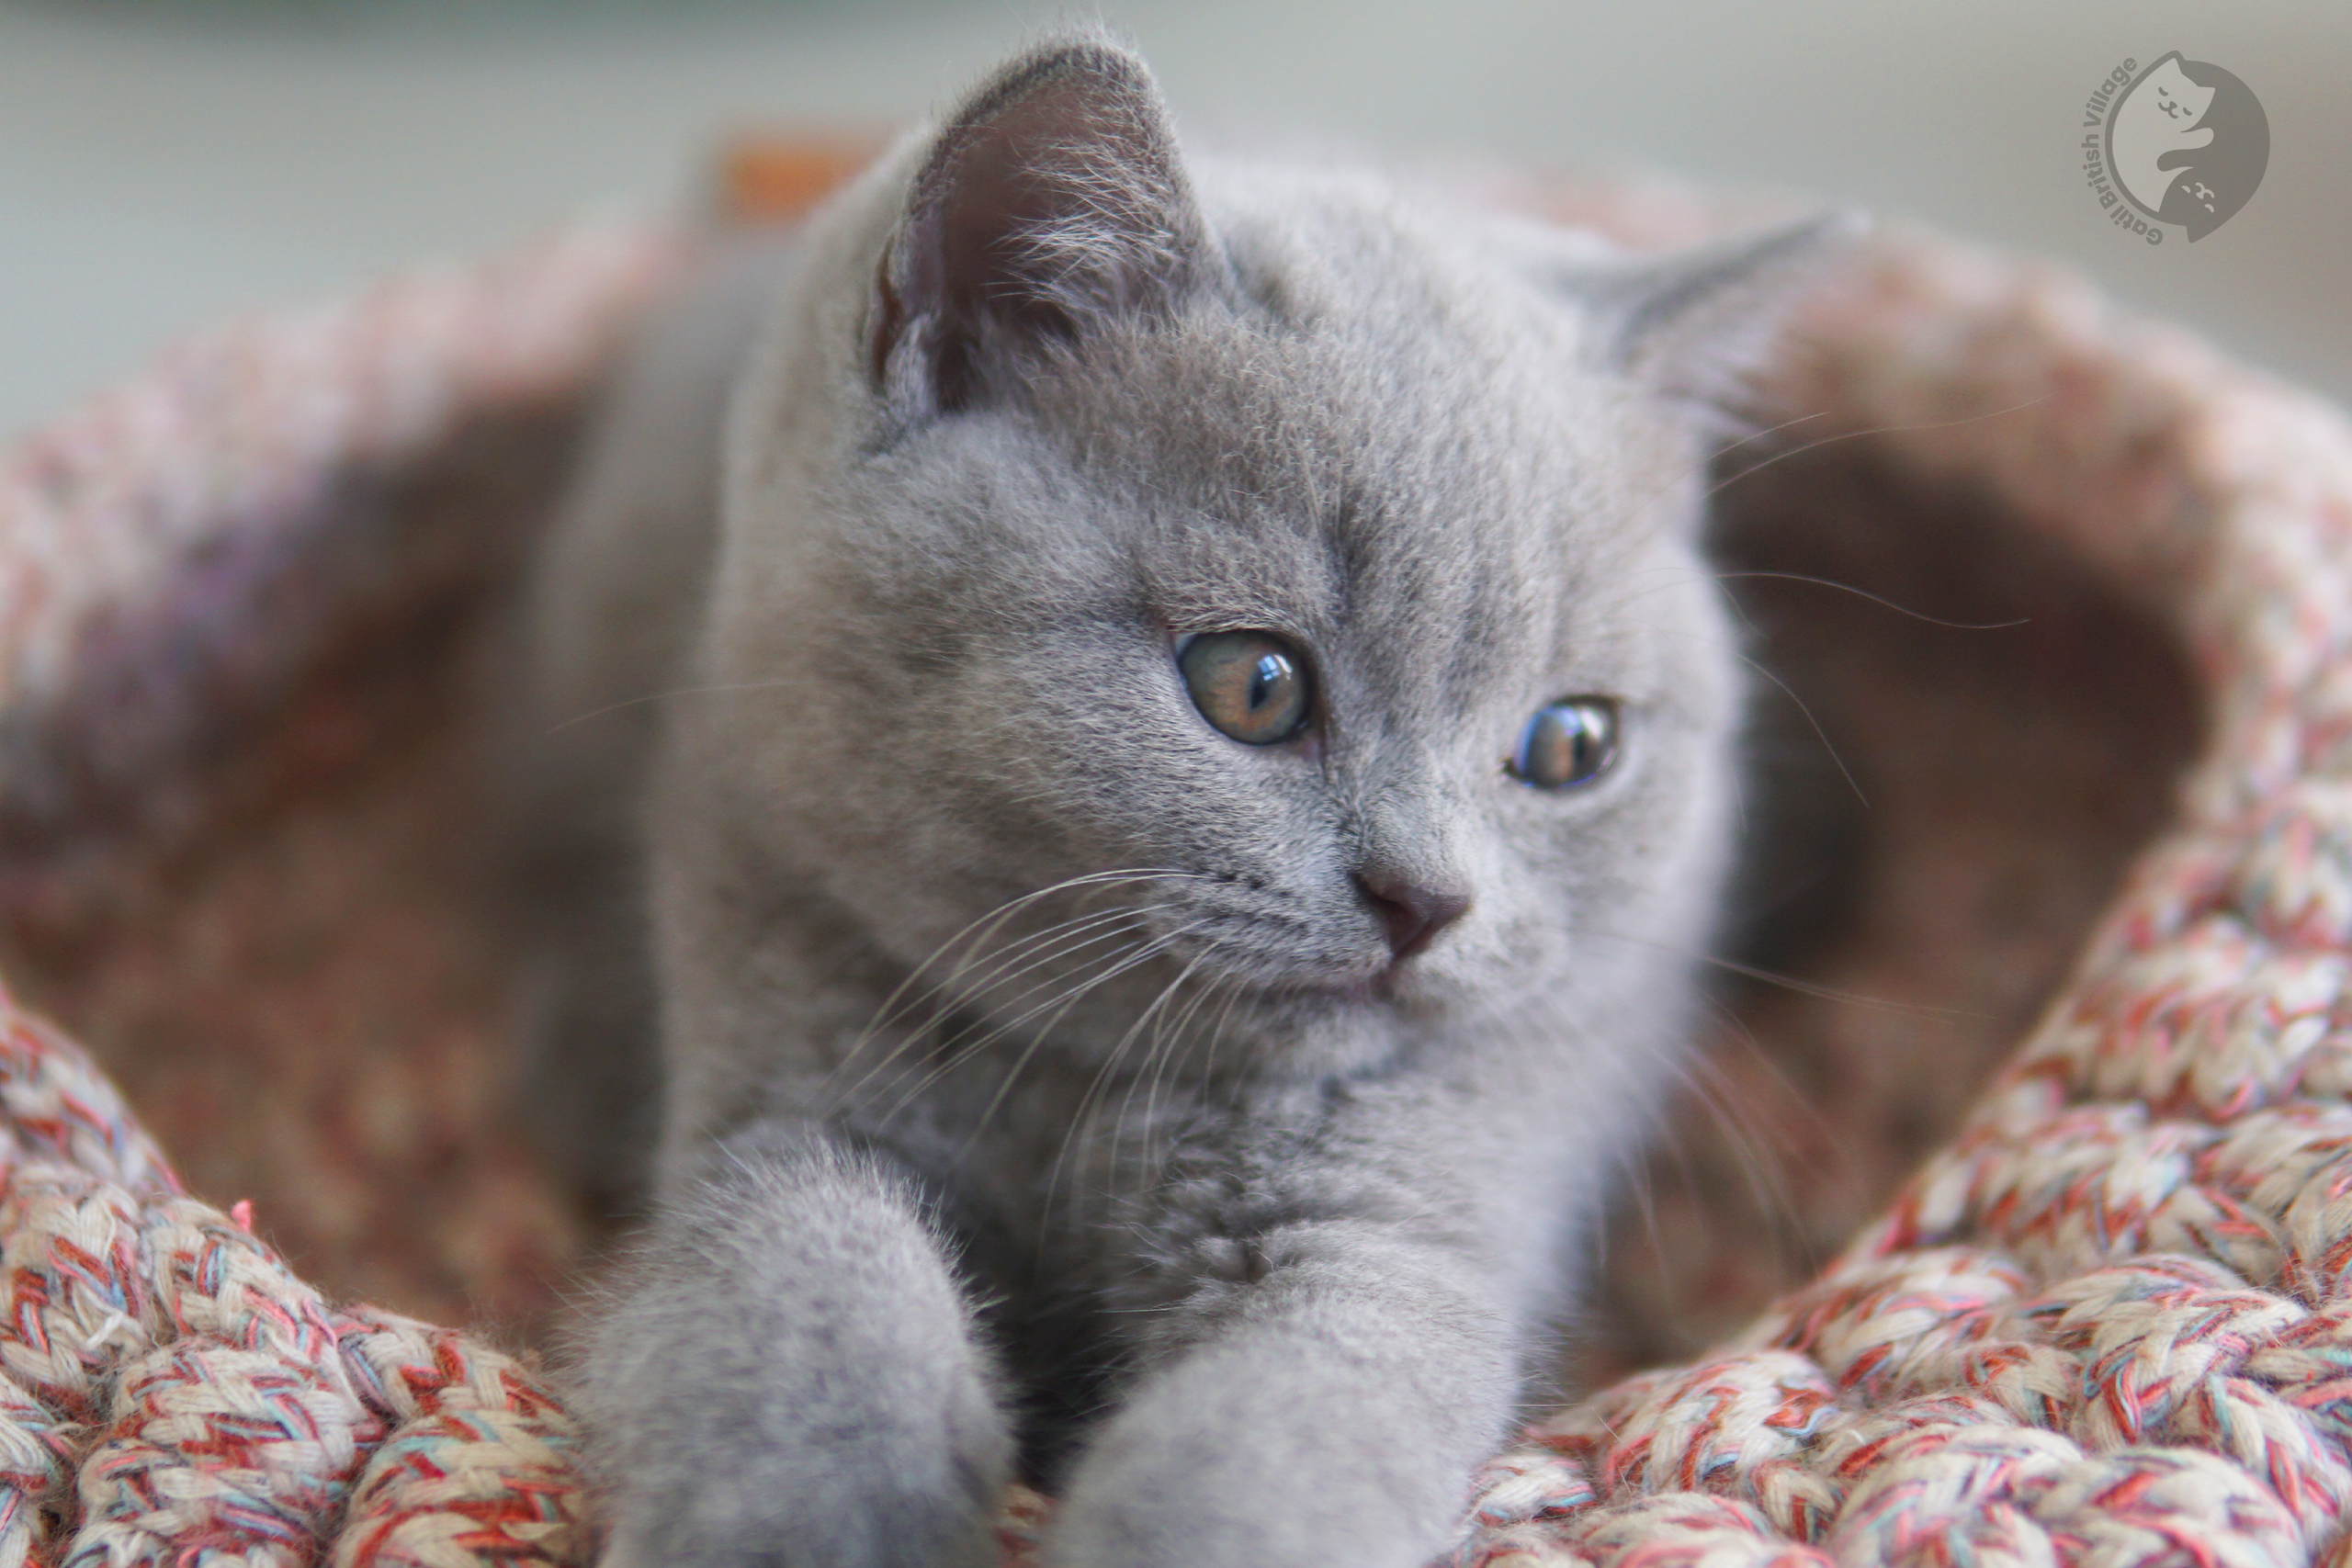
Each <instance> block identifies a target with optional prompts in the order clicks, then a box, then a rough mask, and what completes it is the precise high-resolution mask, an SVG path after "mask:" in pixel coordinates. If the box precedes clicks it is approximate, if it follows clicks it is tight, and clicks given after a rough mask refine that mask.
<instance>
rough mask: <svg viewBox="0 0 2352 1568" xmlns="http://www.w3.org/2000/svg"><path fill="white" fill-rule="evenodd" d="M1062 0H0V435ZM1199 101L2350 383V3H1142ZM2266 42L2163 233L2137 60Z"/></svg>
mask: <svg viewBox="0 0 2352 1568" xmlns="http://www.w3.org/2000/svg"><path fill="white" fill-rule="evenodd" d="M1074 14H1088V15H1091V14H1094V13H1091V12H1090V13H1074V12H1073V11H1071V10H1070V9H1069V8H1067V7H1053V6H1045V5H1033V4H1027V3H1024V0H867V3H865V4H855V5H839V4H837V5H826V4H820V0H768V3H757V0H670V3H668V4H657V3H655V0H645V3H642V4H638V5H630V4H628V3H626V0H571V3H570V4H557V3H555V0H374V3H373V4H369V3H366V0H310V3H303V0H176V3H172V0H151V3H140V0H83V3H80V4H65V3H35V0H0V436H5V435H6V434H10V433H14V432H16V431H18V430H21V429H23V428H25V427H26V426H28V424H30V423H32V422H34V421H37V420H39V419H40V418H41V417H43V416H44V415H46V414H47V413H49V412H51V411H54V410H56V409H58V408H59V407H61V406H62V405H63V404H65V403H66V402H68V401H70V400H73V399H74V398H76V397H77V396H79V395H81V394H83V393H85V392H87V391H90V390H93V389H96V388H98V387H100V386H102V385H104V384H106V383H107V382H108V381H110V380H111V379H113V378H117V377H119V376H121V375H122V374H124V373H125V372H127V371H129V370H130V369H132V368H134V367H136V366H137V365H138V364H139V363H140V362H141V360H142V359H143V358H144V357H145V356H146V355H149V354H151V353H152V352H153V350H154V349H155V348H156V347H158V346H159V345H161V344H164V343H165V342H167V341H169V340H170V339H171V338H172V337H173V336H174V335H175V334H177V333H182V332H185V331H187V330H188V329H189V328H191V327H194V326H198V325H200V324H203V323H206V322H209V321H214V320H216V319H219V318H220V317H223V316H226V315H230V314H233V313H236V312H240V311H244V310H252V309H255V308H260V307H266V306H271V305H276V304H280V303H288V302H294V301H300V300H304V299H312V298H316V297H319V296H322V295H327V294H331V293H334V292H335V291H337V290H340V289H343V288H346V287H349V286H351V285H353V284H355V283H357V282H360V281H362V280H365V279H367V278H368V277H370V276H376V275H379V274H381V273H383V272H385V271H388V270H390V269H393V268H397V267H401V266H403V265H410V264H413V263H415V262H419V261H427V260H435V259H445V258H455V257H461V256H465V255H468V254H474V253H478V252H481V251H483V250H486V249H489V248H492V247H496V246H499V245H502V244H504V243H508V242H511V241H514V240H516V239H519V238H523V237H526V236H528V235H530V234H532V233H534V232H535V231H541V230H544V229H546V228H548V227H549V226H551V225H554V224H557V223H560V222H561V221H564V220H568V219H571V218H574V217H577V216H580V215H582V214H594V213H611V212H626V211H629V210H642V209H657V210H658V209H662V208H663V207H664V206H666V205H671V204H676V203H679V202H682V201H684V200H688V199H691V197H692V195H693V193H694V192H695V188H696V186H697V184H698V182H699V181H701V180H702V179H703V178H705V177H706V176H707V172H708V170H709V168H710V166H711V161H712V152H713V149H714V148H715V147H717V146H718V144H719V143H720V142H721V141H723V139H724V138H725V137H726V136H727V135H728V134H729V133H730V132H733V131H736V130H742V129H745V128H756V127H760V126H776V127H783V128H786V129H797V128H807V127H811V126H814V127H820V128H822V127H839V128H843V129H847V130H887V129H888V128H890V127H892V126H894V125H897V124H899V123H900V122H903V121H904V120H906V119H908V118H911V117H913V116H915V115H918V114H920V113H922V111H923V110H925V109H926V108H928V107H932V106H933V105H935V104H937V103H938V102H939V101H940V99H941V98H942V97H943V96H946V95H950V94H952V93H954V92H955V91H956V89H957V88H958V87H959V86H960V85H963V84H964V83H965V82H966V81H967V79H968V78H970V77H971V76H972V75H973V74H974V73H976V72H978V71H980V70H982V69H984V68H985V67H986V66H987V65H988V64H989V63H990V62H992V61H993V60H994V58H995V57H997V56H998V55H999V54H1001V52H1002V51H1005V50H1006V49H1007V48H1008V47H1010V46H1012V45H1013V44H1015V43H1017V42H1019V41H1020V40H1021V39H1023V38H1024V37H1026V36H1029V35H1031V34H1033V33H1035V31H1037V30H1038V29H1040V28H1044V27H1046V26H1048V25H1050V24H1051V23H1052V22H1053V21H1055V20H1056V19H1057V17H1068V16H1070V15H1074ZM1100 15H1102V16H1103V17H1105V18H1106V19H1107V20H1109V21H1110V22H1111V23H1112V24H1113V25H1114V27H1116V28H1119V29H1120V30H1121V31H1123V32H1124V33H1125V34H1126V35H1127V36H1128V37H1130V38H1132V39H1134V40H1136V42H1138V43H1139V44H1140V45H1141V46H1142V48H1143V49H1144V51H1146V53H1147V54H1148V56H1149V58H1150V59H1151V61H1152V62H1153V64H1154V66H1155V67H1156V68H1157V69H1158V71H1159V74H1160V76H1161V78H1162V80H1163V82H1164V83H1165V85H1166V87H1167V89H1168V92H1169V94H1170V98H1171V99H1172V101H1173V103H1174V104H1175V106H1176V108H1177V111H1178V114H1179V116H1180V118H1182V119H1183V120H1185V121H1186V122H1187V123H1188V124H1192V125H1195V126H1199V127H1203V128H1205V129H1209V130H1214V131H1215V132H1216V133H1217V134H1218V135H1220V136H1221V137H1227V138H1230V137H1232V136H1235V135H1248V134H1251V133H1256V132H1266V133H1271V134H1274V135H1278V136H1283V137H1295V136H1298V135H1301V134H1306V135H1310V136H1316V137H1321V138H1327V139H1336V140H1338V141H1342V142H1345V143H1352V144H1356V145H1359V146H1362V147H1364V148H1366V149H1368V150H1373V151H1384V150H1385V151H1393V152H1410V153H1416V154H1419V153H1428V152H1464V153H1474V154H1476V153H1492V154H1500V155H1503V156H1507V157H1510V158H1513V159H1519V160H1524V161H1526V162H1527V163H1529V164H1536V165H1544V164H1552V165H1558V164H1595V163H1598V164H1604V165H1611V164H1615V165H1648V166H1655V167H1664V168H1667V169H1671V170H1674V171H1678V172H1680V173H1683V174H1687V175H1692V176H1697V177H1701V178H1704V179H1709V180H1721V181H1733V182H1744V183H1763V184H1769V185H1772V186H1781V187H1789V188H1794V189H1798V190H1809V191H1815V192H1819V193H1821V194H1823V195H1825V196H1829V197H1838V198H1842V199H1848V200H1854V201H1859V202H1861V203H1863V204H1865V205H1867V206H1869V207H1871V208H1874V209H1879V210H1881V211H1883V212H1888V213H1895V214H1902V215H1905V216H1909V217H1913V218H1917V219H1922V220H1928V221H1929V222H1932V223H1935V224H1937V225H1939V226H1941V227H1944V228H1947V229H1950V230H1954V231H1963V232H1967V233H1971V234H1974V235H1978V236H1982V237H1984V238H1985V239H1988V240H1991V241H1994V242H1996V243H2001V244H2003V245H2006V246H2009V247H2012V248H2016V249H2021V250H2027V251H2032V252H2036V253H2041V254H2048V255H2050V256H2052V257H2056V258H2060V259H2062V260H2064V262H2066V263H2067V264H2069V265H2073V266H2075V267H2076V268H2079V269H2081V270H2083V271H2085V272H2087V273H2089V274H2091V275H2093V276H2096V277H2097V278H2098V281H2099V282H2100V283H2101V284H2103V285H2104V286H2105V287H2106V288H2108V289H2109V290H2110V291H2112V292H2113V293H2114V294H2116V295H2118V296H2120V297H2121V298H2122V299H2127V300H2129V301H2131V302H2132V303H2134V304H2135V305H2138V306H2140V307H2143V308H2144V309H2146V310H2152V311H2155V312H2158V313H2161V314H2163V315H2165V316H2168V317H2171V318H2173V319H2175V320H2177V321H2183V322H2186V323H2188V324H2190V325H2192V326H2194V327H2197V328H2198V329H2199V330H2201V331H2203V332H2204V333H2208V334H2209V335H2211V336H2212V337H2214V338H2216V339H2218V340H2220V341H2221V342H2222V343H2223V344H2225V345H2227V346H2228V347H2229V348H2231V349H2232V350H2233V351H2234V352H2235V353H2236V354H2238V355H2241V356H2242V357H2245V358H2247V359H2250V360H2253V361H2256V362H2257V363H2260V364H2264V365H2267V366H2269V367H2273V368H2275V369H2277V370H2278V371H2280V372H2282V373H2284V374H2286V375H2288V376H2290V377H2292V378H2296V379H2299V380H2301V381H2304V382H2306V383H2309V384H2312V385H2315V386H2317V387H2320V388H2322V389H2325V390H2328V391H2329V392H2331V393H2333V394H2335V396H2337V397H2339V398H2346V397H2352V309H2347V306H2352V281H2347V280H2348V279H2352V269H2347V265H2346V254H2347V252H2346V247H2347V243H2352V95H2347V94H2346V91H2345V87H2346V74H2347V68H2352V6H2346V5H2343V4H2341V3H2340V0H2304V3H2291V4H2290V3H2273V4H2258V3H2254V4H2239V5H2234V6H2214V5H2211V4H2210V3H2202V4H2195V5H2191V4H2187V3H2183V0H2133V3H2131V4H2129V5H2126V4H2120V3H2098V4H2078V5H2074V6H2064V7H2056V6H2047V5H2041V4H2033V3H2029V0H1976V3H1974V4H1972V5H1969V6H1933V7H1930V6H1894V5H1888V4H1884V3H1883V0H1824V3H1815V4H1810V5H1805V6H1792V5H1779V4H1760V3H1747V4H1735V3H1731V0H1722V3H1710V0H1640V3H1637V4H1623V5H1603V4H1573V3H1568V0H1453V3H1451V4H1448V5H1444V6H1435V5H1419V6H1414V5H1404V4H1387V5H1384V4H1379V3H1377V0H1117V3H1115V4H1112V5H1107V6H1103V8H1102V10H1101V12H1100ZM2173 50H2178V51H2182V52H2183V53H2184V54H2185V55H2187V56H2188V58H2189V59H2190V60H2195V61H2208V62H2212V63H2215V64H2218V65H2222V66H2223V67H2226V68H2227V69H2229V70H2231V71H2233V72H2234V73H2237V74H2238V75H2239V76H2240V77H2241V78H2243V79H2244V80H2245V82H2246V83H2247V84H2248V85H2250V86H2251V87H2252V88H2253V89H2254V91H2255V93H2256V95H2257V96H2259V97H2260V99H2261V100H2262V102H2263V104H2264V106H2265V107H2266V108H2267V111H2268V115H2269V120H2270V128H2271V141H2272V148H2271V155H2270V164H2269V170H2268V174H2267V177H2266V179H2265V181H2264V183H2263V186H2262V188H2261V189H2260V191H2259V192H2258V193H2257V194H2256V197H2254V199H2253V201H2252V202H2251V203H2250V204H2249V205H2248V206H2247V207H2246V208H2245V210H2244V211H2242V212H2241V213H2239V214H2238V215H2237V217H2235V218H2234V219H2233V220H2231V221H2230V222H2229V223H2228V224H2227V225H2226V226H2224V227H2223V228H2222V229H2220V230H2219V231H2216V232H2214V233H2212V234H2211V235H2210V236H2208V237H2207V238H2205V239H2204V240H2202V241H2200V242H2199V243H2195V244H2193V245H2192V244H2189V243H2185V242H2184V240H2183V237H2182V235H2181V234H2180V232H2179V231H2177V230H2176V231H2171V232H2170V233H2169V234H2168V235H2167V238H2166V241H2165V243H2164V244H2163V245H2161V246H2159V247H2156V248H2153V249H2152V248H2150V247H2149V246H2148V245H2147V244H2146V243H2144V242H2143V241H2142V240H2140V239H2137V238H2135V237H2133V236H2131V235H2129V234H2127V233H2124V232H2121V231H2118V230H2117V229H2115V228H2114V227H2112V226H2110V225H2109V223H2108V222H2107V221H2106V220H2105V219H2104V217H2103V215H2102V213H2101V211H2100V209H2099V208H2098V205H2097V203H2096V201H2095V200H2094V198H2093V197H2092V196H2091V194H2090V192H2089V191H2088V189H2087V188H2086V185H2085V182H2084V179H2083V175H2082V168H2081V159H2080V150H2079V145H2078V143H2079V138H2080V135H2081V130H2080V123H2081V120H2082V118H2083V109H2082V105H2083V102H2084V99H2085V98H2086V96H2088V95H2089V94H2090V92H2091V91H2092V90H2093V89H2094V88H2095V87H2097V86H2098V85H2099V83H2100V82H2101V81H2102V80H2103V79H2104V78H2105V77H2106V75H2107V73H2108V72H2109V70H2110V69H2112V68H2113V67H2114V66H2116V65H2117V64H2118V63H2120V62H2121V61H2122V60H2123V59H2124V58H2125V57H2127V56H2130V57H2132V58H2135V59H2136V60H2138V61H2139V62H2142V63H2143V64H2145V63H2147V62H2152V61H2154V60H2155V59H2157V58H2159V57H2160V56H2161V55H2163V54H2165V52H2168V51H2173Z"/></svg>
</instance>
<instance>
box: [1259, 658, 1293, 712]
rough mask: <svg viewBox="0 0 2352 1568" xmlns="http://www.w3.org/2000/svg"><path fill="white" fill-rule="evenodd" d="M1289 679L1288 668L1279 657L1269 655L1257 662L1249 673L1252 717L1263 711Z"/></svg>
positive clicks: (1285, 662)
mask: <svg viewBox="0 0 2352 1568" xmlns="http://www.w3.org/2000/svg"><path fill="white" fill-rule="evenodd" d="M1289 678H1290V667H1289V665H1288V663H1287V661H1285V660H1283V658H1282V656H1281V655H1279V654H1273V653H1269V654H1266V655H1265V656H1264V657H1262V658H1261V659H1260V660H1258V667H1257V668H1256V669H1255V670H1252V671H1250V713H1251V714H1252V715H1256V714H1260V713H1262V712H1264V711H1265V709H1266V707H1267V706H1268V705H1270V704H1272V702H1273V700H1274V698H1275V697H1276V695H1278V694H1280V692H1281V690H1282V684H1283V682H1284V681H1286V680H1288V679H1289Z"/></svg>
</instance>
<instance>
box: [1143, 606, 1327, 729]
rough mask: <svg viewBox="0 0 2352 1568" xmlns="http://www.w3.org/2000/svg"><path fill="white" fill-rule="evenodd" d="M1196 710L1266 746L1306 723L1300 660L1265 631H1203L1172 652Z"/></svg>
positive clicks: (1305, 694)
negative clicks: (1174, 652) (1175, 652)
mask: <svg viewBox="0 0 2352 1568" xmlns="http://www.w3.org/2000/svg"><path fill="white" fill-rule="evenodd" d="M1176 667H1177V668H1178V669H1179V670H1182V671H1183V672H1184V686H1185V689H1186V690H1188V691H1190V692H1191V693H1192V694H1193V705H1194V706H1195V707H1197V708H1199V709H1200V710H1201V716H1202V717H1203V718H1205V719H1207V720H1208V721H1209V722H1210V723H1211V724H1214V725H1216V727H1217V728H1219V729H1222V730H1223V731H1225V732H1226V733H1227V735H1230V736H1232V737H1233V738H1234V739H1236V740H1238V741H1240V742H1241V743H1242V744H1243V745H1245V746H1272V744H1274V743H1275V742H1276V741H1278V740H1287V739H1290V738H1291V737H1292V736H1294V735H1295V734H1297V733H1298V732H1299V730H1300V729H1301V728H1304V727H1305V725H1306V707H1307V699H1308V696H1309V695H1310V694H1309V692H1308V690H1307V682H1306V662H1305V660H1301V659H1300V658H1299V657H1298V655H1297V654H1296V653H1295V651H1293V649H1292V648H1291V646H1290V644H1288V643H1286V642H1284V641H1283V639H1282V638H1280V637H1275V636H1274V635H1273V634H1272V633H1271V632H1206V633H1204V634H1203V635H1201V636H1199V637H1193V638H1192V639H1191V640H1190V641H1188V642H1186V643H1185V644H1184V646H1183V648H1182V649H1181V650H1179V651H1178V653H1177V655H1176Z"/></svg>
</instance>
